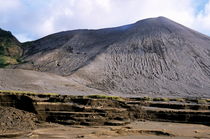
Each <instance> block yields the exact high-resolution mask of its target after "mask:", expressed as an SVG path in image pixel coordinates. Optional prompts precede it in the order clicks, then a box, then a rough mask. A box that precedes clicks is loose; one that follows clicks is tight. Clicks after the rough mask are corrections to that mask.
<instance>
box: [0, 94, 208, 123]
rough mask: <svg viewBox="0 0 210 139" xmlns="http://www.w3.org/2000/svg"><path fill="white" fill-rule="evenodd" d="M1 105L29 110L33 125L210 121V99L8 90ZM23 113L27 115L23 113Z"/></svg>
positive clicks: (1, 98)
mask: <svg viewBox="0 0 210 139" xmlns="http://www.w3.org/2000/svg"><path fill="white" fill-rule="evenodd" d="M0 106H3V107H5V108H8V109H9V110H11V111H12V110H13V109H12V108H10V107H14V108H16V109H19V110H18V111H17V110H15V112H16V111H17V113H20V114H21V113H24V111H25V113H26V112H27V113H26V114H27V115H28V116H30V115H31V117H29V119H32V120H31V124H32V125H36V123H34V122H37V123H38V122H41V121H44V122H54V123H59V124H64V125H87V126H95V125H111V126H120V125H125V124H128V123H130V122H132V121H135V120H152V121H168V122H185V123H200V124H206V125H209V124H210V101H209V100H208V99H203V100H198V99H169V98H168V99H166V98H165V99H164V98H154V99H152V98H121V97H111V96H100V95H91V96H67V95H45V94H14V93H8V92H7V93H0ZM1 109H2V107H0V110H1ZM20 110H23V111H22V112H21V111H20ZM0 112H1V111H0ZM28 112H30V113H31V114H30V113H28ZM0 114H3V113H0ZM5 114H6V113H5ZM35 115H36V118H35ZM16 116H18V115H16ZM20 116H21V117H23V114H22V115H20ZM4 117H6V115H4V116H1V117H0V120H2V119H1V118H4ZM34 118H35V119H34ZM37 119H38V120H37ZM14 121H15V120H14Z"/></svg>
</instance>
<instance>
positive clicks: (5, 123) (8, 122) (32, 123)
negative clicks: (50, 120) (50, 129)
mask: <svg viewBox="0 0 210 139" xmlns="http://www.w3.org/2000/svg"><path fill="white" fill-rule="evenodd" d="M37 122H38V118H37V117H36V114H34V113H30V112H27V111H23V110H19V109H16V108H12V107H2V106H0V134H1V135H2V134H6V133H8V132H10V133H12V131H30V130H32V129H35V128H36V127H37V124H38V123H37Z"/></svg>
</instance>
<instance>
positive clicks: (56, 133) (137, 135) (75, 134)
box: [10, 121, 210, 139]
mask: <svg viewBox="0 0 210 139" xmlns="http://www.w3.org/2000/svg"><path fill="white" fill-rule="evenodd" d="M13 134H15V133H13ZM10 137H12V136H10ZM14 137H15V135H14ZM15 138H16V139H55V138H56V139H79V138H83V139H97V138H100V139H210V127H209V126H205V125H199V124H184V123H169V122H151V121H146V122H133V123H131V124H129V125H126V126H116V127H111V126H98V127H86V126H64V125H58V124H49V123H45V124H42V126H41V127H40V128H38V129H35V130H33V131H32V132H28V133H24V134H22V135H21V134H20V133H19V134H18V133H17V136H16V137H15Z"/></svg>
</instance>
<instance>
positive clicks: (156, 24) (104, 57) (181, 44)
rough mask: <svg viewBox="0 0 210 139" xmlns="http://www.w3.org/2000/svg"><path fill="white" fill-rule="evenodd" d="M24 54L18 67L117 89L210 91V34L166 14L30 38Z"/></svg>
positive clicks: (167, 93) (130, 91)
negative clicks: (103, 27) (30, 40)
mask: <svg viewBox="0 0 210 139" xmlns="http://www.w3.org/2000/svg"><path fill="white" fill-rule="evenodd" d="M24 58H25V60H26V61H28V62H27V63H25V64H23V65H20V66H19V67H18V68H25V69H33V70H38V71H47V72H53V73H56V74H60V75H65V76H68V75H71V76H70V78H72V79H74V80H76V81H78V82H80V83H82V84H85V85H86V86H88V87H91V88H96V89H99V90H102V91H105V92H112V93H114V94H118V95H132V96H133V95H153V96H154V95H155V96H181V97H183V96H184V97H186V96H189V97H192V96H194V97H198V96H202V97H209V96H210V93H209V90H210V38H209V37H207V36H205V35H202V34H200V33H198V32H195V31H193V30H191V29H189V28H186V27H184V26H182V25H180V24H178V23H175V22H173V21H171V20H169V19H167V18H164V17H158V18H150V19H145V20H141V21H139V22H136V23H135V24H131V25H127V26H121V27H116V28H109V29H101V30H76V31H68V32H61V33H57V34H53V35H50V36H47V37H45V38H42V39H40V40H37V41H34V42H30V43H27V44H25V54H24ZM119 92H120V93H119Z"/></svg>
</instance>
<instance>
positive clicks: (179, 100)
mask: <svg viewBox="0 0 210 139" xmlns="http://www.w3.org/2000/svg"><path fill="white" fill-rule="evenodd" d="M170 101H177V102H185V99H184V98H171V99H170Z"/></svg>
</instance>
